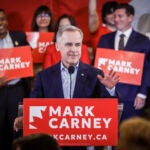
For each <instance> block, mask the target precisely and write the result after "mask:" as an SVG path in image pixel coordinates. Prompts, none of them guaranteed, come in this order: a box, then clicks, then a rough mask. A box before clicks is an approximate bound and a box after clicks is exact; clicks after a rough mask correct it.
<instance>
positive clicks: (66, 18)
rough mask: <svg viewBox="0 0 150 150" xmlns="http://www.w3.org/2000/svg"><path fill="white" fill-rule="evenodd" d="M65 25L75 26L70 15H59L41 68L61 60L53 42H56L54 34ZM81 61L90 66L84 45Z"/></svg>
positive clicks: (87, 52)
mask: <svg viewBox="0 0 150 150" xmlns="http://www.w3.org/2000/svg"><path fill="white" fill-rule="evenodd" d="M66 25H73V26H77V24H76V22H75V20H74V18H73V17H72V16H70V15H67V14H63V15H61V16H60V17H59V18H58V20H57V21H56V25H55V34H54V44H52V45H49V46H48V47H47V49H46V53H45V57H44V62H43V68H44V69H45V68H47V67H50V66H52V65H54V64H56V63H58V62H59V61H60V59H61V54H60V51H59V50H58V49H56V46H55V42H56V33H57V31H58V29H59V27H61V26H66ZM81 60H82V61H83V62H85V63H87V64H90V55H89V51H88V48H87V46H86V45H84V44H83V45H82V53H81Z"/></svg>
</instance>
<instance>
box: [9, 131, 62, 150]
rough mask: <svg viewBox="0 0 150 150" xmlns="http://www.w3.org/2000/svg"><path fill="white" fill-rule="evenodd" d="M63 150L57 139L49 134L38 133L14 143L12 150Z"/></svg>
mask: <svg viewBox="0 0 150 150" xmlns="http://www.w3.org/2000/svg"><path fill="white" fill-rule="evenodd" d="M33 149H35V150H61V148H60V146H59V144H58V142H57V141H56V139H55V138H54V137H52V136H50V135H48V134H44V133H37V134H31V135H27V136H24V137H20V138H18V139H16V140H14V141H13V144H12V150H33Z"/></svg>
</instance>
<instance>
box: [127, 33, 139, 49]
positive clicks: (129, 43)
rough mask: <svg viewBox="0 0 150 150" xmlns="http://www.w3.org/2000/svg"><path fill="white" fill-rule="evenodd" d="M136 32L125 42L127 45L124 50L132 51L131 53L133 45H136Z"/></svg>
mask: <svg viewBox="0 0 150 150" xmlns="http://www.w3.org/2000/svg"><path fill="white" fill-rule="evenodd" d="M136 41H137V40H136V32H135V31H132V33H131V35H130V37H129V39H128V41H127V44H126V46H125V50H128V51H130V50H132V51H133V47H134V45H135V44H136Z"/></svg>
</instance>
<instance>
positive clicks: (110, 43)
mask: <svg viewBox="0 0 150 150" xmlns="http://www.w3.org/2000/svg"><path fill="white" fill-rule="evenodd" d="M115 35H116V32H112V33H109V34H106V35H104V36H102V37H101V39H100V41H99V43H98V47H101V48H109V49H114V43H115ZM124 50H126V51H132V52H139V53H144V54H145V55H146V57H145V62H144V68H143V76H142V83H141V86H136V85H130V84H123V83H119V84H118V86H117V92H119V93H120V101H123V102H125V101H130V102H133V101H134V99H135V97H136V95H137V93H142V94H145V95H146V94H147V86H149V85H150V79H149V76H150V71H149V70H150V62H149V55H150V40H149V39H148V38H147V37H145V36H143V35H142V34H140V33H138V32H135V31H132V33H131V35H130V37H129V39H128V42H127V44H126V46H125V48H124Z"/></svg>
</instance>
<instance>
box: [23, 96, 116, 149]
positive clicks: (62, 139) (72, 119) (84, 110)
mask: <svg viewBox="0 0 150 150" xmlns="http://www.w3.org/2000/svg"><path fill="white" fill-rule="evenodd" d="M117 105H118V101H117V99H110V98H109V99H108V98H107V99H83V98H82V99H71V100H70V99H54V98H53V99H42V98H32V99H29V98H28V99H27V98H25V99H24V125H23V131H24V135H28V134H33V133H48V134H51V135H53V136H54V137H55V138H56V139H57V140H58V142H59V144H60V145H61V146H89V145H97V146H98V145H104V146H105V145H117V142H118V108H117V107H118V106H117Z"/></svg>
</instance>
